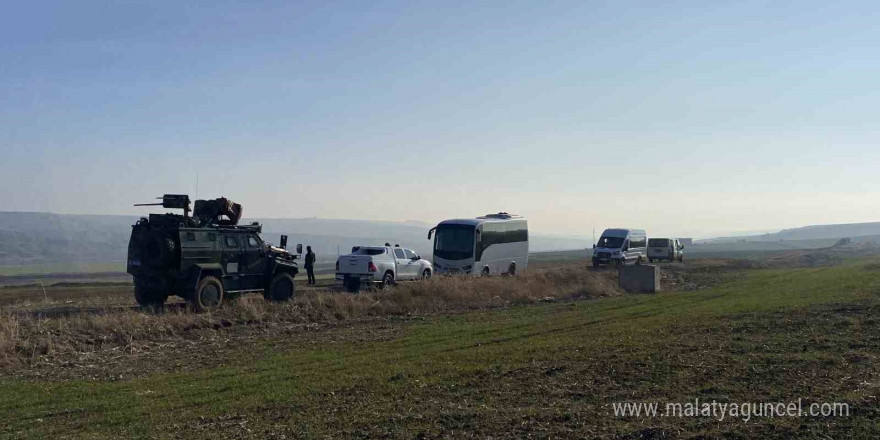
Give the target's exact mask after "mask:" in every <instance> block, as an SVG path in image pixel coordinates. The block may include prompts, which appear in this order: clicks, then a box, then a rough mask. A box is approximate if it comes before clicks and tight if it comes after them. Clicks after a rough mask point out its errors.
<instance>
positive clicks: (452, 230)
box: [428, 212, 529, 275]
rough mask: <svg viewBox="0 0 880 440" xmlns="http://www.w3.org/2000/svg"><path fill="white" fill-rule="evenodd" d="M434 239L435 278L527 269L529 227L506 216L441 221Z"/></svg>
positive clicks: (503, 214)
mask: <svg viewBox="0 0 880 440" xmlns="http://www.w3.org/2000/svg"><path fill="white" fill-rule="evenodd" d="M435 232H436V234H435V236H434V272H435V273H437V274H451V273H459V274H468V275H496V274H507V275H516V273H517V271H519V270H523V269H525V268H526V267H527V266H528V265H529V226H528V222H527V221H526V219H525V218H523V217H520V216H517V215H510V214H508V213H506V212H501V213H498V214H489V215H485V216H483V217H477V218H475V219H458V220H445V221H442V222H440V224H438V225H437V226H436V227H435V228H433V229H431V231H430V232H428V240H430V239H431V235H432V234H434V233H435Z"/></svg>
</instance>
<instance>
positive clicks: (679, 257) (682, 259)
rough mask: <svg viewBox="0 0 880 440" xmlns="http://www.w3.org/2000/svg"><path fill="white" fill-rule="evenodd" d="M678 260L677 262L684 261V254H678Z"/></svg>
mask: <svg viewBox="0 0 880 440" xmlns="http://www.w3.org/2000/svg"><path fill="white" fill-rule="evenodd" d="M678 262H679V263H684V255H679V256H678Z"/></svg>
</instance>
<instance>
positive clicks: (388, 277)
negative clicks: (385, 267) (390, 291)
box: [382, 270, 394, 289]
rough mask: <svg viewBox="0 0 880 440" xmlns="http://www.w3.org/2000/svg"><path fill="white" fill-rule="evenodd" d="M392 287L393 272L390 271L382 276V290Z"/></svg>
mask: <svg viewBox="0 0 880 440" xmlns="http://www.w3.org/2000/svg"><path fill="white" fill-rule="evenodd" d="M393 285H394V272H391V271H390V270H389V271H388V272H385V275H383V276H382V288H383V289H387V288H389V287H391V286H393Z"/></svg>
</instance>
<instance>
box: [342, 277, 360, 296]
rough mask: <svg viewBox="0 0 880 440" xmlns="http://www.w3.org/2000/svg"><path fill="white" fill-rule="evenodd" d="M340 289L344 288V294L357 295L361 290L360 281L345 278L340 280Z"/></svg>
mask: <svg viewBox="0 0 880 440" xmlns="http://www.w3.org/2000/svg"><path fill="white" fill-rule="evenodd" d="M342 287H343V288H345V291H346V292H349V293H357V292H358V291H360V290H361V280H359V279H354V278H350V277H345V278H343V279H342Z"/></svg>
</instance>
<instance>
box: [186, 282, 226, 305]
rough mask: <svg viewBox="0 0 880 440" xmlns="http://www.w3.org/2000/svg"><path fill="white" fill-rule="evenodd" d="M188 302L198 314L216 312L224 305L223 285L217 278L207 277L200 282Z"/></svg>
mask: <svg viewBox="0 0 880 440" xmlns="http://www.w3.org/2000/svg"><path fill="white" fill-rule="evenodd" d="M187 302H189V304H190V305H191V306H192V308H193V309H194V310H195V311H197V312H205V311H209V310H216V309H218V308H219V307H220V305H221V304H223V284H222V283H220V280H218V279H217V277H213V276H210V275H209V276H206V277H204V278H202V279H201V281H199V285H198V286H197V287H196V290H195V292H193V293H192V296H191V297H189V298H187Z"/></svg>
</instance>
